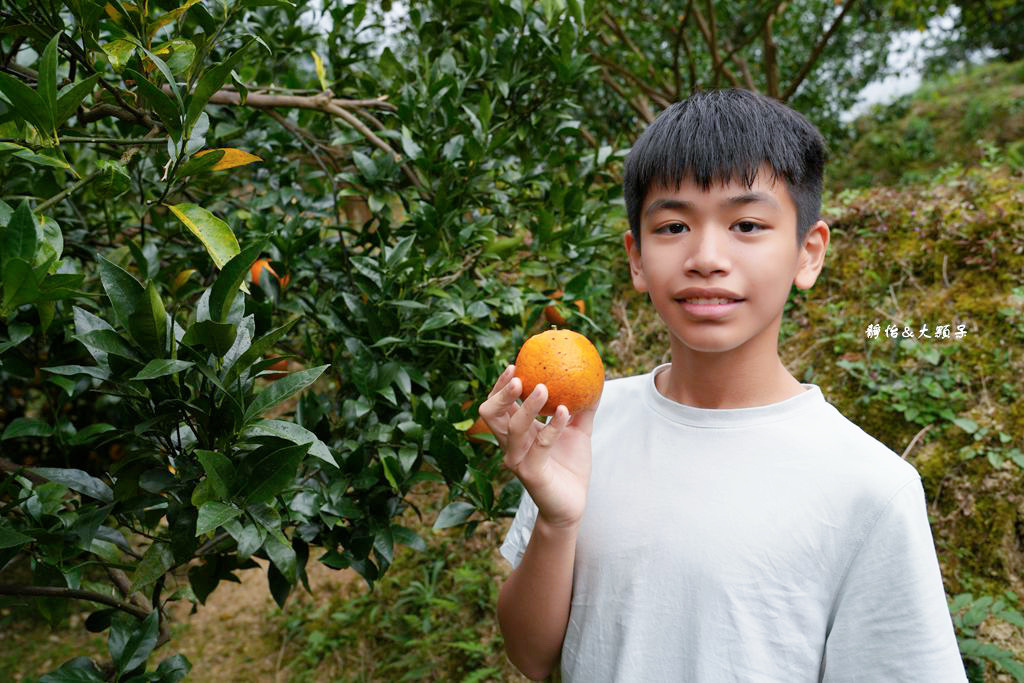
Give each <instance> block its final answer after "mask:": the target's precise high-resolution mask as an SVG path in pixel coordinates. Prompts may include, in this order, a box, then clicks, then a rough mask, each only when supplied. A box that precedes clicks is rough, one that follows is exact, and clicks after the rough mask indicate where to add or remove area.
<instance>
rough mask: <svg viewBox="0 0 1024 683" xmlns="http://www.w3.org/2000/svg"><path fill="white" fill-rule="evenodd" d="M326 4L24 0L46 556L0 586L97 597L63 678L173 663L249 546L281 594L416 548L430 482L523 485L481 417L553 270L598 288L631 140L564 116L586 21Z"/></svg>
mask: <svg viewBox="0 0 1024 683" xmlns="http://www.w3.org/2000/svg"><path fill="white" fill-rule="evenodd" d="M310 7H311V6H307V5H306V4H305V3H299V4H297V5H294V6H293V5H292V4H291V3H288V2H280V3H261V2H255V3H254V2H246V1H239V2H235V3H226V4H222V5H216V6H214V5H210V6H207V5H205V4H202V3H194V2H190V3H186V4H185V5H182V6H180V7H177V6H175V5H172V4H170V3H165V2H154V3H149V4H143V5H141V6H134V5H122V4H119V3H118V2H117V1H116V0H112V2H111V3H110V4H108V5H106V9H104V7H102V6H100V5H96V4H91V3H81V4H80V3H75V2H72V3H69V4H68V6H67V7H66V8H64V9H62V10H61V11H60V12H59V13H58V14H50V13H48V12H46V11H45V8H42V7H40V6H37V5H34V4H32V3H28V2H15V3H13V4H12V5H10V6H9V8H5V10H4V12H5V19H12V20H14V21H16V22H17V23H16V24H14V29H13V30H12V31H10V32H9V33H8V34H6V35H5V37H4V38H3V43H2V46H3V48H4V49H3V51H2V52H3V54H4V55H11V56H12V57H14V56H21V55H23V54H24V55H28V59H26V60H25V61H24V62H23V61H22V59H19V60H18V61H16V62H11V61H10V60H8V59H7V58H6V57H5V60H4V61H5V63H10V64H12V65H13V66H16V67H17V68H11V69H8V71H7V73H5V74H2V75H0V93H2V94H3V100H0V107H2V111H0V115H2V118H0V135H3V136H5V138H6V141H5V142H3V143H0V144H3V149H2V150H0V153H3V154H5V157H6V158H5V160H4V166H3V168H2V170H0V173H2V176H3V179H2V183H3V187H4V199H5V200H7V201H0V228H2V232H0V253H2V255H3V257H2V262H0V283H2V287H3V290H2V311H0V313H2V320H3V323H2V327H0V354H2V355H0V363H2V366H0V378H2V382H3V385H4V386H5V387H6V388H8V391H7V392H6V395H5V397H4V413H3V416H2V419H3V432H2V436H0V438H2V439H3V441H4V445H5V453H4V460H3V461H2V464H3V468H4V470H5V472H6V473H5V474H4V475H3V477H4V478H3V480H2V481H0V505H2V507H3V510H4V514H3V521H2V522H0V566H7V565H10V566H17V567H25V568H27V569H28V570H30V573H31V577H32V585H23V584H3V585H2V586H0V592H3V593H4V594H6V595H9V596H13V597H11V598H8V600H15V601H22V600H25V599H26V598H27V597H31V598H32V602H33V604H34V605H35V606H36V607H37V608H38V609H39V610H40V611H41V613H42V614H44V615H45V616H47V617H48V618H49V619H51V620H52V621H53V622H54V623H56V622H59V621H60V620H61V619H62V617H63V616H64V615H65V614H66V601H67V599H68V598H73V599H84V600H90V601H92V602H94V603H97V605H98V606H99V607H100V609H99V610H98V611H96V612H94V613H93V615H92V616H91V617H90V619H89V626H90V627H91V628H93V630H96V631H106V632H108V634H109V639H110V643H111V649H110V654H111V660H112V661H111V662H110V663H108V664H106V665H105V666H103V667H98V666H97V665H96V664H94V663H91V662H88V661H87V660H84V659H76V660H72V661H70V662H68V663H67V664H66V665H65V666H64V667H63V668H62V669H60V670H58V671H56V672H54V673H53V674H52V676H54V677H57V678H55V679H54V680H57V679H60V680H63V679H65V678H68V677H71V676H79V677H80V678H82V680H87V679H91V678H94V677H97V676H102V677H108V676H112V677H115V678H124V679H125V680H127V679H128V678H132V680H136V679H138V680H142V679H143V678H142V677H145V680H172V679H174V677H175V676H177V675H178V672H180V671H181V670H183V668H187V664H185V663H183V662H182V661H181V660H180V659H174V658H172V659H171V660H167V661H170V662H171V663H170V664H167V663H166V662H165V663H163V664H161V665H160V666H159V667H157V668H156V670H155V671H150V672H149V673H144V672H145V671H146V662H147V660H148V659H149V654H150V653H151V652H152V651H153V650H154V649H155V648H156V647H159V646H161V645H163V644H164V643H165V642H167V640H168V639H169V637H170V635H169V631H168V629H167V625H166V623H164V622H165V619H164V613H165V610H166V606H167V603H168V602H170V601H176V600H181V599H188V600H191V601H193V602H196V603H202V602H204V601H205V599H206V598H207V596H209V594H210V593H211V592H212V591H213V590H214V589H215V588H216V586H217V584H218V583H219V582H220V581H223V580H233V579H234V572H235V571H237V570H240V569H244V568H246V567H252V566H255V564H254V563H253V560H252V558H253V557H258V558H264V559H267V560H269V562H270V565H269V567H270V568H269V571H268V583H269V587H270V591H271V593H272V594H273V595H274V597H275V599H276V600H277V601H278V602H279V603H280V604H283V603H284V601H285V600H286V599H287V596H288V595H289V593H290V591H291V589H292V588H293V586H294V585H296V584H297V583H299V582H305V580H306V571H305V567H306V563H307V561H308V558H309V555H310V548H311V547H319V548H323V549H325V550H327V552H326V553H325V554H323V555H322V557H321V558H320V561H322V562H324V563H325V564H327V565H329V566H330V567H333V568H342V567H352V568H354V569H355V570H356V571H358V572H359V573H360V574H361V575H362V576H363V577H364V578H365V579H366V581H367V582H368V583H369V584H371V585H372V583H373V582H374V581H376V580H377V579H378V578H379V577H380V576H381V575H382V574H383V573H384V572H385V571H386V570H387V568H388V566H389V565H390V563H391V560H392V558H393V556H394V552H395V545H396V544H403V545H408V546H411V547H413V548H417V549H422V548H423V547H424V545H423V541H422V539H421V538H420V537H419V536H418V535H417V534H416V533H414V532H412V531H411V530H410V529H408V528H406V527H403V526H401V525H399V524H396V523H395V521H394V520H395V518H396V517H398V515H400V513H401V512H402V511H403V510H404V509H406V508H407V507H408V505H409V502H407V500H406V496H407V494H408V492H409V491H410V490H411V489H412V488H413V487H414V486H416V485H417V484H418V483H420V482H423V481H442V482H444V483H445V484H446V485H447V486H448V488H449V490H450V495H451V497H452V499H451V501H450V502H451V504H450V505H448V506H447V507H445V508H444V509H443V510H442V511H441V512H440V513H439V515H438V519H437V522H436V526H437V527H438V528H444V527H449V526H456V525H465V527H466V530H467V533H470V532H472V530H473V528H474V527H475V525H476V524H478V523H479V520H480V519H486V518H494V517H495V516H499V515H507V514H509V512H510V511H511V510H512V509H513V508H514V505H515V504H516V502H517V497H518V493H519V488H518V487H516V486H506V487H503V488H502V489H500V490H496V489H495V485H494V482H495V480H496V477H495V475H496V473H497V472H498V468H499V466H500V459H499V458H498V457H496V451H495V450H494V449H489V450H485V449H481V450H473V449H472V448H471V447H470V445H469V444H468V442H467V441H466V440H465V439H464V438H463V436H462V434H461V432H460V431H459V429H460V428H465V427H466V426H468V425H464V421H465V420H466V418H467V417H469V416H470V415H471V410H472V408H471V405H472V402H473V401H474V400H476V401H477V402H479V401H480V400H482V398H483V397H482V396H481V394H482V393H485V392H484V391H483V388H484V387H487V386H490V384H492V383H493V381H494V379H495V378H496V377H497V374H498V372H499V371H500V369H501V368H502V367H503V365H504V363H505V362H507V361H508V359H509V358H510V357H512V356H513V355H514V351H515V349H516V347H517V344H518V343H519V342H521V340H522V338H523V337H524V336H525V334H527V332H528V329H529V327H530V325H531V324H532V323H533V322H534V321H535V320H536V319H537V318H538V317H539V315H540V312H541V310H542V309H543V304H546V303H547V301H548V296H547V293H549V292H552V291H554V290H556V289H564V290H565V291H567V292H569V293H571V294H573V295H575V296H577V297H579V296H582V295H583V294H584V293H587V294H588V295H589V296H595V295H597V296H599V295H600V293H601V292H602V283H601V277H602V275H601V273H602V270H601V269H600V268H599V267H595V266H594V265H593V262H594V260H595V258H596V256H597V254H598V253H599V251H600V249H602V248H603V247H604V246H605V245H606V244H607V243H608V234H607V230H606V223H607V218H606V217H607V214H608V212H609V210H612V208H611V204H612V201H611V200H613V199H614V197H615V196H616V194H617V192H618V191H619V190H618V187H617V186H616V184H614V183H611V182H608V180H609V177H608V176H607V175H606V173H605V172H604V171H603V170H602V169H603V167H604V166H606V165H607V164H608V163H609V162H610V161H611V160H613V159H616V158H618V156H617V153H615V152H614V151H613V150H612V149H611V148H610V147H604V148H602V149H600V150H593V149H590V150H588V149H587V148H585V147H584V146H583V145H582V144H581V143H580V138H579V136H578V131H577V130H576V127H575V126H574V125H572V120H573V114H574V109H575V105H574V97H575V96H576V95H577V91H576V89H577V88H578V87H579V81H580V75H581V69H582V60H580V59H579V58H578V56H577V53H576V50H575V48H574V40H575V39H574V36H575V34H576V32H577V31H578V30H579V25H578V23H575V22H577V21H578V19H574V18H573V17H571V16H570V15H569V13H568V12H566V11H564V9H563V10H562V11H559V12H555V13H552V12H550V11H547V12H545V11H543V8H534V7H526V6H522V5H511V6H502V7H501V8H500V11H498V12H496V13H495V14H493V15H490V16H487V15H483V14H481V13H480V12H478V11H477V9H478V8H477V5H476V4H475V3H469V2H467V3H462V4H452V3H440V4H437V5H431V4H429V3H427V4H424V5H423V6H421V7H416V8H413V9H412V10H411V11H410V13H409V21H410V22H411V24H412V27H413V30H412V31H411V32H410V33H408V34H407V36H406V41H405V42H404V43H403V44H402V46H401V47H398V46H395V50H394V51H393V50H391V48H390V47H387V48H384V49H383V50H380V49H379V47H380V46H379V44H378V41H377V40H376V39H375V38H374V37H373V36H379V35H381V34H382V26H381V24H380V22H381V20H382V17H383V10H382V9H381V8H376V9H374V8H367V6H366V5H365V4H364V3H356V4H349V5H345V4H330V5H328V6H327V8H326V10H325V13H324V15H323V18H329V19H330V25H331V28H330V30H329V31H328V32H327V33H326V34H321V33H320V32H319V31H317V30H316V29H315V27H313V26H310V25H309V24H308V23H306V22H304V21H302V20H301V17H302V16H303V14H304V13H305V12H307V11H310ZM368 9H369V10H372V11H368ZM556 36H558V37H559V38H558V39H557V40H553V37H556ZM566 36H568V38H566ZM30 48H31V49H30ZM310 53H312V56H313V57H314V59H313V60H312V61H310V60H309V59H308V58H307V56H308V55H310ZM396 53H397V54H399V55H400V58H399V57H396ZM33 57H34V59H33ZM296 65H305V66H299V67H298V68H296ZM310 65H311V66H312V68H308V67H309V66H310ZM12 74H13V75H12ZM540 75H544V77H543V78H539V76H540ZM257 84H260V86H259V87H258V86H257ZM262 84H272V85H269V86H267V85H262ZM267 97H269V98H285V99H283V100H282V99H271V100H267V99H262V100H261V99H260V98H267ZM287 98H293V99H291V100H288V99H287ZM268 102H271V103H273V104H278V105H280V104H281V103H282V102H283V103H285V106H288V105H292V106H294V105H295V104H296V102H298V104H299V105H300V106H299V107H298V108H297V109H295V111H297V112H298V116H291V115H290V116H288V117H285V116H282V115H280V114H277V113H276V112H274V113H264V111H265V110H264V109H263V108H261V107H263V106H264V105H267V103H268ZM567 122H568V123H569V125H565V124H566V123H567ZM140 131H145V135H141V136H140V135H139V132H140ZM540 131H543V134H542V135H538V132H540ZM552 143H557V144H552ZM254 153H255V154H254ZM261 166H262V168H261ZM311 167H312V169H313V170H311ZM227 169H230V170H231V172H230V173H226V172H225V170H227ZM33 204H35V206H34V207H33ZM261 255H268V256H269V258H270V259H271V266H272V267H273V269H274V271H275V272H277V273H280V274H282V277H281V279H280V280H278V279H275V278H262V279H261V280H260V282H259V283H255V282H249V279H250V278H248V277H247V273H248V272H249V271H250V266H251V265H252V264H253V263H254V262H255V261H256V260H257V259H258V258H259V257H260V256H261ZM286 276H288V277H286ZM289 277H290V280H289V279H288V278H289ZM286 283H288V284H286ZM578 321H581V322H583V323H584V324H589V325H591V326H593V325H595V324H597V321H589V322H588V320H587V319H585V318H583V316H582V315H581V316H579V318H578ZM591 329H597V328H596V327H592V328H591ZM282 354H283V355H285V356H286V357H289V358H291V359H292V362H293V363H294V364H295V365H296V366H299V367H300V368H301V369H296V370H295V371H294V372H292V373H290V374H289V375H288V376H287V377H286V378H284V379H277V380H276V381H269V380H268V378H269V377H274V376H276V375H273V374H270V373H267V372H265V371H266V370H267V368H268V367H269V366H271V365H274V364H277V363H278V362H279V358H278V357H273V356H275V355H277V356H280V355H282ZM467 402H468V403H469V404H470V405H466V404H467ZM463 406H465V407H463ZM292 411H294V420H288V419H282V418H285V417H287V416H288V415H289V414H290V413H291V412H292ZM474 515H476V516H475V518H474V519H470V518H471V516H474ZM184 568H188V573H187V585H184V586H181V587H178V588H177V589H176V590H173V592H172V591H171V590H170V589H169V587H170V586H171V585H172V584H173V583H174V581H173V580H172V577H173V576H175V575H176V574H177V573H178V570H181V569H184ZM41 595H44V596H45V597H42V598H41V597H40V596H41ZM154 607H155V609H154ZM115 613H116V614H118V615H120V616H118V617H117V618H114V615H115ZM154 625H156V627H157V631H156V632H155V633H156V636H154V635H153V633H154V632H153V628H154ZM126 643H127V644H126ZM129 646H130V647H129ZM119 648H120V649H119ZM125 648H127V649H125Z"/></svg>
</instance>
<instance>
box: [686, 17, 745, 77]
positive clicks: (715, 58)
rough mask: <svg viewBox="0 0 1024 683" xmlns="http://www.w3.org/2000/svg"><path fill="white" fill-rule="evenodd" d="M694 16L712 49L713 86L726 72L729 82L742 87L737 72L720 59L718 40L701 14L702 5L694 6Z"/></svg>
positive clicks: (705, 40)
mask: <svg viewBox="0 0 1024 683" xmlns="http://www.w3.org/2000/svg"><path fill="white" fill-rule="evenodd" d="M710 1H711V0H708V2H709V4H710ZM693 16H694V17H695V18H696V19H697V27H698V28H699V29H700V32H701V35H703V36H704V42H706V43H707V44H708V48H709V49H710V50H711V61H712V63H713V65H714V72H713V73H712V76H713V77H714V78H713V80H712V82H711V87H713V88H717V87H718V81H719V76H721V75H722V74H725V77H726V78H728V79H729V82H730V83H732V85H733V87H735V88H738V87H740V82H739V79H737V78H736V74H734V73H733V72H732V71H730V70H729V67H728V66H726V65H725V63H723V62H722V61H721V60H720V58H719V55H718V40H717V38H716V37H715V36H714V35H713V34H712V28H709V27H708V23H707V20H706V19H705V18H704V15H703V14H701V12H700V7H698V6H697V5H696V4H694V6H693Z"/></svg>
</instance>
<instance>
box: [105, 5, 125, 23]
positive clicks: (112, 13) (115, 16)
mask: <svg viewBox="0 0 1024 683" xmlns="http://www.w3.org/2000/svg"><path fill="white" fill-rule="evenodd" d="M103 10H104V11H105V12H106V13H107V16H108V17H110V18H111V19H112V20H114V21H116V22H120V21H121V13H120V12H118V11H117V10H116V9H114V6H113V5H111V4H110V3H109V2H108V3H107V4H106V5H104V6H103Z"/></svg>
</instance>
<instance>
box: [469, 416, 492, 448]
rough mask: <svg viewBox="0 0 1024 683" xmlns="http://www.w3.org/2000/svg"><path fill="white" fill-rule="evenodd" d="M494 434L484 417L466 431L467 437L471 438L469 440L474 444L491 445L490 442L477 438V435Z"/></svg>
mask: <svg viewBox="0 0 1024 683" xmlns="http://www.w3.org/2000/svg"><path fill="white" fill-rule="evenodd" d="M493 433H494V432H492V431H491V428H490V427H488V426H487V423H486V422H484V419H483V418H482V417H478V418H477V419H476V422H474V423H473V426H472V427H470V428H469V429H467V430H466V435H467V437H469V440H470V441H471V442H472V443H490V442H489V441H486V440H485V439H481V438H480V437H478V436H475V435H476V434H493Z"/></svg>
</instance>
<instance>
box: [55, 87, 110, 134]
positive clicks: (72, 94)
mask: <svg viewBox="0 0 1024 683" xmlns="http://www.w3.org/2000/svg"><path fill="white" fill-rule="evenodd" d="M99 78H100V75H99V74H93V75H92V76H89V77H88V78H85V79H83V80H81V81H78V82H77V83H75V84H74V85H72V86H69V87H67V88H65V89H64V90H63V91H62V92H61V95H60V97H58V98H57V115H56V120H55V121H54V124H55V126H56V127H58V128H59V127H60V126H62V125H64V122H65V121H67V120H68V119H69V118H71V115H72V114H74V113H75V110H76V109H78V105H80V104H81V103H82V100H84V99H85V97H86V95H88V94H89V93H91V92H92V89H93V88H94V87H95V86H96V81H98V80H99Z"/></svg>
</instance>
